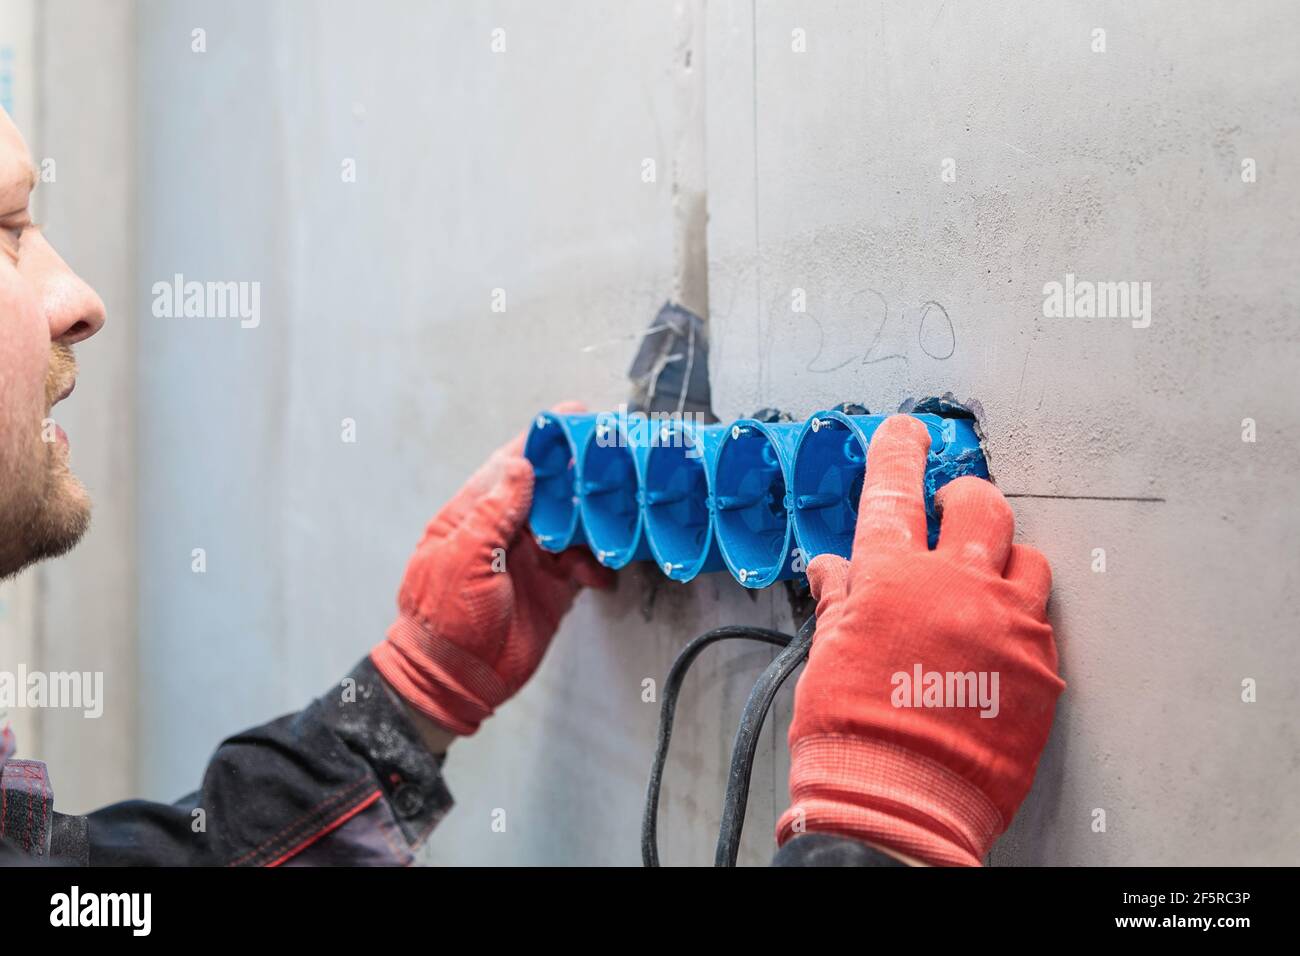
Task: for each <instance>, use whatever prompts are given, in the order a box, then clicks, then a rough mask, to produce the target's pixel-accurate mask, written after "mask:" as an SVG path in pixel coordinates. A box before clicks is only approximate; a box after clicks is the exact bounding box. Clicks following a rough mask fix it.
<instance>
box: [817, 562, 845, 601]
mask: <svg viewBox="0 0 1300 956" xmlns="http://www.w3.org/2000/svg"><path fill="white" fill-rule="evenodd" d="M849 568H850V565H849V562H848V561H846V560H844V559H843V558H841V557H840V556H839V555H838V554H819V555H818V556H817V557H815V558H813V559H812V561H811V562H810V563H809V564H808V589H809V590H810V591H812V596H813V600H814V601H818V602H820V601H821V600H822V598H823V597H836V596H838V595H840V594H842V593H843V592H844V590H845V589H846V588H847V587H848V583H849Z"/></svg>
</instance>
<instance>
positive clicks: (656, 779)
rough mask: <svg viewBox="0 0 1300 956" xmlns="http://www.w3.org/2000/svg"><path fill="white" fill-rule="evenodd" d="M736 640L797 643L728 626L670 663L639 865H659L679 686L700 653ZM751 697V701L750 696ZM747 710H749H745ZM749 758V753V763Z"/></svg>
mask: <svg viewBox="0 0 1300 956" xmlns="http://www.w3.org/2000/svg"><path fill="white" fill-rule="evenodd" d="M805 626H806V625H805ZM801 633H802V632H801ZM736 639H745V640H751V641H761V642H762V643H764V644H771V645H773V646H776V647H782V648H784V647H787V646H788V645H789V644H790V642H791V641H794V640H797V638H793V637H791V636H790V635H789V634H786V633H784V632H782V631H773V630H769V629H768V628H764V627H745V626H743V625H731V626H728V627H719V628H716V629H715V630H712V631H708V632H707V633H705V634H701V635H700V636H699V637H697V638H695V639H694V640H693V641H691V642H690V643H689V644H687V645H686V646H685V647H684V648H682V651H681V653H680V654H678V655H677V659H676V660H674V661H673V666H672V667H671V668H670V669H669V671H668V678H667V680H665V681H664V688H663V703H662V704H661V705H660V709H659V739H658V743H657V744H656V747H655V757H654V762H653V763H652V764H651V765H650V784H649V786H648V787H647V788H646V798H645V813H644V815H643V816H642V818H641V862H642V863H643V864H644V865H645V866H658V865H659V846H658V822H659V821H658V818H659V791H660V789H661V787H662V784H663V776H664V763H665V762H666V761H667V759H668V744H669V742H670V740H671V739H672V735H673V717H674V716H675V714H676V710H677V695H678V693H679V692H680V691H681V688H682V682H683V681H684V680H685V679H686V672H687V670H688V669H689V668H690V666H691V664H692V663H693V662H694V661H695V658H697V657H699V655H700V652H701V651H703V650H704V649H705V648H706V647H708V646H709V645H710V644H716V643H717V642H718V641H725V640H736ZM780 659H781V656H780V655H778V656H777V660H780ZM769 669H770V665H769ZM750 696H751V699H752V697H753V695H752V694H751V695H750ZM746 709H748V706H747V707H746ZM760 723H761V718H760ZM752 756H753V755H752V753H751V759H752ZM733 762H734V761H733ZM742 817H743V814H742Z"/></svg>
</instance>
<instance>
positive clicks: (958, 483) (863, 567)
mask: <svg viewBox="0 0 1300 956" xmlns="http://www.w3.org/2000/svg"><path fill="white" fill-rule="evenodd" d="M929 447H930V438H929V435H928V434H927V432H926V429H925V427H924V426H923V425H922V424H921V423H920V422H919V421H917V420H916V419H914V418H910V417H907V416H895V417H892V418H889V419H887V420H886V421H885V422H883V423H882V424H881V426H880V428H879V429H878V430H877V431H876V433H875V435H874V436H873V438H872V440H871V444H870V446H869V449H868V453H867V477H866V482H865V485H864V487H863V490H862V498H861V502H860V505H859V509H858V512H859V513H858V526H857V532H856V536H855V538H854V543H853V559H852V562H849V561H845V560H844V559H843V558H840V557H838V556H836V555H822V556H819V557H817V558H816V559H814V560H813V561H812V562H811V564H810V565H809V567H808V582H809V584H810V586H811V588H812V593H813V596H814V597H815V598H816V600H817V631H816V635H815V637H814V638H813V645H812V650H811V653H810V654H809V658H808V664H807V666H806V667H805V669H804V673H803V675H802V676H801V677H800V679H799V684H798V687H797V688H796V690H795V706H794V717H793V720H792V722H791V725H790V758H791V764H790V796H791V804H792V805H791V807H790V809H788V810H787V811H786V812H785V813H784V814H783V815H782V817H781V819H780V821H779V822H778V824H777V842H778V843H780V844H784V843H785V842H786V841H787V840H789V839H790V838H791V837H793V836H797V835H798V834H799V833H801V832H805V831H806V832H828V833H836V834H840V835H843V836H849V837H853V838H856V839H859V840H862V841H864V842H867V843H871V844H874V845H875V846H878V847H880V848H882V849H885V850H893V851H895V852H897V853H899V854H900V855H903V856H904V857H911V858H913V859H915V860H919V861H921V862H925V863H931V864H967V865H975V866H978V865H980V864H981V863H982V861H983V858H984V856H985V855H986V854H987V853H988V850H989V847H990V846H991V845H992V843H993V840H994V838H995V837H997V836H998V835H999V834H1000V833H1002V832H1003V831H1004V830H1005V829H1006V828H1007V825H1008V824H1009V823H1010V822H1011V819H1012V817H1013V816H1014V815H1015V812H1016V809H1017V808H1018V807H1019V806H1020V804H1021V801H1023V800H1024V798H1025V794H1026V793H1028V792H1029V787H1030V785H1031V784H1032V783H1033V779H1034V772H1035V770H1036V769H1037V766H1038V758H1039V755H1040V754H1041V753H1042V750H1043V747H1044V745H1045V744H1046V743H1047V736H1048V732H1049V731H1050V729H1051V726H1052V714H1053V710H1054V708H1055V706H1056V698H1057V697H1058V696H1059V695H1060V693H1061V691H1062V690H1064V688H1065V683H1064V682H1063V681H1062V680H1061V679H1060V678H1059V677H1058V676H1057V673H1056V645H1055V643H1054V641H1053V639H1052V628H1051V625H1049V624H1048V623H1047V616H1046V610H1047V596H1048V592H1049V591H1050V590H1051V585H1052V572H1051V569H1050V568H1049V567H1048V564H1047V559H1046V558H1045V557H1043V555H1042V554H1041V553H1040V552H1038V551H1036V550H1034V549H1033V548H1029V547H1026V546H1024V545H1019V544H1012V541H1011V538H1012V533H1013V531H1014V527H1015V521H1014V518H1013V516H1012V514H1011V508H1010V506H1009V505H1008V504H1007V502H1006V499H1005V498H1003V497H1002V494H1001V493H1000V492H999V491H998V490H997V489H996V488H995V487H994V486H993V485H992V484H990V483H989V482H987V481H985V480H984V479H982V478H975V477H963V478H958V479H956V480H955V481H953V482H951V483H950V484H948V485H946V486H944V487H943V488H941V489H940V490H939V493H938V499H937V502H938V506H939V508H940V509H941V511H940V514H941V523H940V531H939V542H938V546H937V547H936V549H935V550H934V551H929V550H927V548H926V526H925V507H924V497H923V493H922V476H923V474H924V471H925V462H926V453H927V452H928V450H929ZM918 665H920V671H921V672H922V673H926V672H939V673H941V674H945V675H946V674H948V673H949V672H953V673H960V674H966V673H969V672H974V673H975V674H976V677H977V681H978V675H979V674H980V673H981V672H983V673H984V675H985V685H984V686H985V689H986V690H988V691H990V692H991V691H993V690H994V689H995V688H996V691H997V693H996V695H992V694H990V696H991V697H992V696H996V701H995V703H994V706H989V707H986V708H984V709H983V712H985V713H989V714H991V715H995V716H987V717H985V716H981V708H980V706H979V704H978V703H977V704H974V705H972V706H965V707H955V706H951V705H952V704H954V703H957V702H959V699H956V700H955V699H947V700H945V699H944V698H943V697H939V698H937V699H938V700H939V701H940V702H942V703H947V704H948V705H949V706H941V707H930V706H916V705H917V704H923V703H925V702H926V700H925V696H924V691H925V690H926V686H925V685H926V681H925V680H922V681H921V684H922V687H920V688H913V687H912V686H910V685H911V684H912V683H914V677H915V675H916V673H917V666H918ZM993 673H996V674H997V675H998V678H997V683H996V684H994V683H993V682H992V676H991V675H992V674H993ZM896 675H906V680H905V679H903V678H902V677H901V676H896ZM946 683H947V681H946V680H945V684H946ZM955 689H956V687H955V685H954V687H953V690H954V691H955ZM954 696H955V695H954ZM930 699H931V700H932V701H933V700H935V699H936V698H935V697H934V696H933V694H932V695H931V698H930ZM967 703H968V704H969V703H970V702H969V700H968V701H967ZM902 704H907V705H911V706H901V705H902Z"/></svg>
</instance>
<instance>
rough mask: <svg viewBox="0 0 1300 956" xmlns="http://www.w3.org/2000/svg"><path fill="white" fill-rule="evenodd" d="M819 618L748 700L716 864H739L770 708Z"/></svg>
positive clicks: (729, 779) (813, 619)
mask: <svg viewBox="0 0 1300 956" xmlns="http://www.w3.org/2000/svg"><path fill="white" fill-rule="evenodd" d="M816 628H817V618H816V617H812V616H810V617H809V618H808V620H807V621H805V622H804V625H803V627H801V628H799V633H798V635H797V636H796V637H795V638H794V640H792V641H791V642H790V643H789V644H787V645H786V646H785V649H784V650H782V651H781V653H780V654H778V655H777V656H776V660H774V661H772V663H771V664H769V665H768V666H767V670H765V671H763V676H761V677H760V678H759V679H758V681H757V682H756V683H755V684H754V689H753V690H752V691H750V692H749V700H747V701H745V710H744V713H742V714H741V716H740V726H739V727H738V728H737V729H736V742H735V744H734V745H733V746H732V748H731V770H730V772H729V773H728V774H727V795H726V797H725V798H724V799H723V802H722V825H721V826H720V827H719V828H718V847H717V851H716V853H715V854H714V858H713V865H714V866H735V865H736V854H737V853H739V851H740V832H741V830H742V829H743V827H744V826H745V808H746V807H747V806H748V804H749V778H750V774H751V773H752V772H753V769H754V752H755V751H756V750H757V749H758V735H759V733H760V732H762V730H763V721H764V719H765V718H766V717H767V712H768V709H769V708H771V706H772V701H773V699H774V698H775V697H776V692H777V691H778V690H780V689H781V685H782V684H784V683H785V681H786V678H787V677H789V676H790V675H791V674H793V673H794V671H795V668H797V667H798V666H799V665H800V664H802V663H803V662H804V661H805V660H806V659H807V657H808V649H809V648H810V647H812V639H813V631H815V630H816Z"/></svg>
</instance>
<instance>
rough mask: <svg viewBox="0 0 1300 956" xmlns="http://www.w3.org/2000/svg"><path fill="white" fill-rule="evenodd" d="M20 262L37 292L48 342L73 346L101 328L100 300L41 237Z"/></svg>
mask: <svg viewBox="0 0 1300 956" xmlns="http://www.w3.org/2000/svg"><path fill="white" fill-rule="evenodd" d="M24 259H25V260H26V261H25V262H24V263H23V264H24V265H25V266H27V267H28V268H27V269H24V270H23V271H25V272H27V273H28V276H29V278H30V279H31V281H33V282H34V283H35V284H36V287H37V289H38V290H39V292H40V297H41V305H42V307H43V308H44V310H45V317H46V319H47V320H48V321H49V323H50V341H51V342H58V343H59V344H60V345H75V344H76V343H77V342H80V341H82V340H83V339H88V338H90V337H91V336H92V335H94V334H95V333H96V332H98V331H99V330H100V329H101V328H103V326H104V321H105V318H106V316H105V314H104V300H103V299H101V298H100V297H99V293H98V292H96V291H95V290H94V289H92V288H91V287H90V285H89V284H88V283H87V282H86V281H85V280H84V279H82V278H81V276H79V275H77V274H76V273H75V272H73V271H72V269H71V267H69V265H68V264H67V263H66V262H64V261H63V258H62V257H61V256H60V255H59V254H58V253H57V252H55V251H54V247H53V246H51V245H50V244H49V242H47V241H45V238H44V236H42V237H41V238H40V241H39V242H38V243H35V244H33V246H32V247H29V249H28V250H24Z"/></svg>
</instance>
